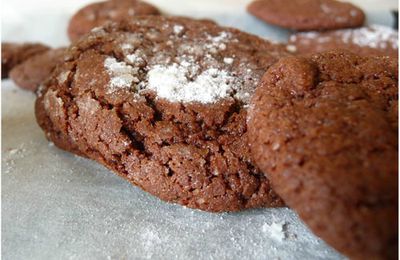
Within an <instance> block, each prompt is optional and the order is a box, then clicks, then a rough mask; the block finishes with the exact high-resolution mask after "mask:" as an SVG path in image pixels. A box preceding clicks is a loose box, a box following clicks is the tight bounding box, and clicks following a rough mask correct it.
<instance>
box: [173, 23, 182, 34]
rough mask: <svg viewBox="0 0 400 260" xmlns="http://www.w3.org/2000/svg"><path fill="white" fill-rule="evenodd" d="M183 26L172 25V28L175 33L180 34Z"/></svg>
mask: <svg viewBox="0 0 400 260" xmlns="http://www.w3.org/2000/svg"><path fill="white" fill-rule="evenodd" d="M183 29H184V27H183V26H182V25H179V24H177V25H174V27H173V30H174V33H175V34H180V33H181V32H182V31H183Z"/></svg>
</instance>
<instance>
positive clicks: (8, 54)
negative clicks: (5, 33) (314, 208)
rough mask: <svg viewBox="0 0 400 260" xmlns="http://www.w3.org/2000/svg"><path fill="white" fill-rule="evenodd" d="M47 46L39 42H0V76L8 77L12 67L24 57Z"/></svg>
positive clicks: (34, 53)
mask: <svg viewBox="0 0 400 260" xmlns="http://www.w3.org/2000/svg"><path fill="white" fill-rule="evenodd" d="M48 49H50V48H49V47H48V46H46V45H43V44H40V43H23V44H21V43H11V42H2V43H1V78H2V79H4V78H8V74H9V72H10V71H11V69H12V68H14V67H15V66H16V65H18V64H20V63H21V62H23V61H25V60H26V59H28V58H30V57H32V56H34V55H36V54H39V53H42V52H45V51H47V50H48Z"/></svg>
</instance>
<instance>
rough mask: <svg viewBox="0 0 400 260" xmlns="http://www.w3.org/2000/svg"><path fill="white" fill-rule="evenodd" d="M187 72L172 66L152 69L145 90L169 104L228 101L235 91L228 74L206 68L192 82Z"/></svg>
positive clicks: (178, 66)
mask: <svg viewBox="0 0 400 260" xmlns="http://www.w3.org/2000/svg"><path fill="white" fill-rule="evenodd" d="M188 72H189V71H188V68H187V67H184V66H181V65H178V64H172V65H169V66H161V65H156V66H154V67H153V68H152V69H151V70H150V71H149V72H148V88H149V89H151V90H154V91H156V92H157V95H158V96H159V97H161V98H165V99H167V100H169V101H171V102H200V103H213V102H216V101H218V100H220V99H222V98H226V97H229V95H230V94H231V93H232V91H233V90H234V89H235V84H234V78H233V77H232V76H230V75H229V73H228V72H226V71H223V70H219V69H215V68H210V69H207V70H205V71H203V72H202V73H201V74H200V75H198V76H197V78H196V79H194V80H190V79H189V78H188V77H187V74H188Z"/></svg>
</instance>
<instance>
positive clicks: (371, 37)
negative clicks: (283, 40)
mask: <svg viewBox="0 0 400 260" xmlns="http://www.w3.org/2000/svg"><path fill="white" fill-rule="evenodd" d="M297 39H299V40H300V41H301V42H302V43H303V44H311V43H313V42H315V40H316V41H317V42H318V43H326V42H331V41H336V40H337V39H340V40H341V41H342V42H343V43H346V44H356V45H358V46H360V47H369V48H375V49H379V48H380V49H385V48H387V47H388V46H389V47H391V48H393V49H398V32H397V31H395V30H393V29H392V28H390V27H386V26H382V25H371V26H369V27H361V28H358V29H344V30H337V31H335V32H334V33H329V32H328V33H322V34H321V33H318V32H304V33H299V34H298V35H292V36H291V37H290V41H291V42H295V41H297Z"/></svg>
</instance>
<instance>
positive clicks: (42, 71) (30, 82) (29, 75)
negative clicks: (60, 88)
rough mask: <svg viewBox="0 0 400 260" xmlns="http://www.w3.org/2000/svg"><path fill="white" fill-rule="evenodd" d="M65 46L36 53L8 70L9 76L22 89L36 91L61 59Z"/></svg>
mask: <svg viewBox="0 0 400 260" xmlns="http://www.w3.org/2000/svg"><path fill="white" fill-rule="evenodd" d="M64 52H65V48H58V49H50V50H47V51H45V52H43V53H40V54H37V55H35V56H33V57H31V58H29V59H27V60H26V61H24V62H22V63H21V64H19V65H17V66H15V67H14V68H13V69H12V70H11V71H10V78H11V79H12V80H13V81H14V82H15V84H17V85H18V86H19V87H21V88H23V89H27V90H30V91H36V90H37V88H38V87H39V85H40V84H41V83H42V82H43V81H44V80H45V79H46V78H47V77H48V76H50V74H51V72H52V71H53V69H54V68H55V67H56V65H57V64H58V63H59V62H61V61H62V60H63V55H64Z"/></svg>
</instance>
